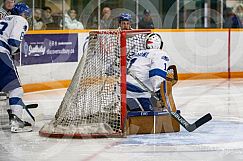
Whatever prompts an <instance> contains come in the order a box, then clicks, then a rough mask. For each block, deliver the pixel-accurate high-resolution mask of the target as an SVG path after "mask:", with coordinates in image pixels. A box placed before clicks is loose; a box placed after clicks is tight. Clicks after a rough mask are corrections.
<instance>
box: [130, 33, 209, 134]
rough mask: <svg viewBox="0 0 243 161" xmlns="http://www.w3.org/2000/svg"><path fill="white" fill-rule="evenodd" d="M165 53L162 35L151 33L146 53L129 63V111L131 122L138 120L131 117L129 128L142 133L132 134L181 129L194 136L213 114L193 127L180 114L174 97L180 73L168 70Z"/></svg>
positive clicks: (198, 121) (138, 53) (138, 55)
mask: <svg viewBox="0 0 243 161" xmlns="http://www.w3.org/2000/svg"><path fill="white" fill-rule="evenodd" d="M162 49H163V41H162V39H161V37H160V35H159V34H156V33H151V34H149V35H147V37H146V39H145V50H141V51H139V52H137V53H135V54H134V55H132V57H131V59H130V63H129V66H128V72H127V73H128V75H127V109H128V111H129V112H128V118H129V116H135V117H134V118H135V119H134V118H132V117H130V118H129V119H128V125H127V126H128V127H132V126H131V125H136V126H138V127H139V128H140V129H137V131H136V130H135V131H134V128H128V133H129V134H135V133H136V134H137V133H151V129H152V131H153V132H154V133H161V132H178V131H179V130H180V126H179V125H182V126H183V127H184V128H185V129H186V130H187V131H189V132H192V131H194V130H195V129H197V128H198V127H199V126H201V125H203V124H204V123H206V122H208V121H209V120H211V119H212V117H211V114H207V115H205V116H203V117H202V118H200V119H199V120H197V121H196V122H195V123H193V124H190V123H188V122H187V121H186V120H185V119H184V118H183V117H182V116H181V115H180V112H179V111H177V109H176V106H175V103H174V99H173V97H172V86H173V85H174V84H176V83H177V81H178V77H177V70H176V66H175V65H171V66H169V64H170V58H169V56H168V55H167V53H166V52H164V51H163V50H162ZM134 111H136V112H134ZM143 111H145V112H143ZM136 116H137V117H136ZM139 116H143V118H141V117H140V118H139ZM151 120H152V121H151ZM131 122H132V123H131ZM141 122H142V123H141ZM148 127H150V128H148ZM139 130H140V131H139Z"/></svg>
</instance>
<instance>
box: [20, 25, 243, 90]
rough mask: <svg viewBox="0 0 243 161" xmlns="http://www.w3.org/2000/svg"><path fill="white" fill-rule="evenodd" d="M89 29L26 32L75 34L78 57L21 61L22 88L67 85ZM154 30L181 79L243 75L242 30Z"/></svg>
mask: <svg viewBox="0 0 243 161" xmlns="http://www.w3.org/2000/svg"><path fill="white" fill-rule="evenodd" d="M88 32H89V31H88V30H72V31H51V32H50V31H31V32H29V33H28V34H29V35H36V34H38V35H41V34H44V36H45V35H46V34H50V33H51V34H56V35H55V36H57V35H58V34H77V35H78V41H77V42H78V45H77V46H78V47H77V48H78V49H77V51H78V59H77V60H75V61H74V62H57V63H55V61H54V63H53V62H52V63H43V64H42V63H39V64H31V65H22V64H21V63H20V66H18V71H19V75H20V79H21V81H22V84H23V85H24V87H25V90H26V91H34V90H41V89H49V88H50V89H51V88H61V87H66V86H67V85H68V84H69V82H70V80H71V78H72V76H73V74H74V71H75V69H76V67H77V64H78V61H79V60H80V58H81V56H82V54H83V45H84V43H85V39H86V38H87V36H88ZM154 32H158V33H159V34H161V36H162V38H163V41H164V50H165V51H166V52H167V53H168V54H169V56H170V57H171V62H172V64H176V65H177V67H178V73H179V79H180V80H183V79H202V78H207V79H211V78H230V77H231V78H238V77H243V63H242V62H243V54H242V52H243V47H242V45H241V44H243V30H239V29H235V30H233V29H231V30H230V29H185V30H182V29H178V30H171V29H169V30H164V29H155V30H154ZM20 61H21V58H20ZM44 82H45V83H44ZM46 82H49V83H46ZM43 84H45V87H44V86H43ZM57 84H59V85H57ZM42 86H43V87H42ZM37 88H38V89H37Z"/></svg>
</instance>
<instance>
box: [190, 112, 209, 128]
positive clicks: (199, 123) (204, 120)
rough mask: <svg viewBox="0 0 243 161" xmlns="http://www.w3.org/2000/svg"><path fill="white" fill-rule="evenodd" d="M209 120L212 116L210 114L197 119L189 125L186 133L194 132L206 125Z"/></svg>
mask: <svg viewBox="0 0 243 161" xmlns="http://www.w3.org/2000/svg"><path fill="white" fill-rule="evenodd" d="M210 120H212V115H211V114H210V113H208V114H206V115H205V116H203V117H201V118H200V119H198V120H197V121H196V122H195V123H194V124H192V125H190V126H189V127H188V128H187V131H189V132H192V131H194V130H196V129H197V128H198V127H200V126H202V125H203V124H205V123H207V122H208V121H210Z"/></svg>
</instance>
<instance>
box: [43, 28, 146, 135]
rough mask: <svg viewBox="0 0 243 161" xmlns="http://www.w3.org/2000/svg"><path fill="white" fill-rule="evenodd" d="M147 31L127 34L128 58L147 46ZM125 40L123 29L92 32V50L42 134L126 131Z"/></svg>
mask: <svg viewBox="0 0 243 161" xmlns="http://www.w3.org/2000/svg"><path fill="white" fill-rule="evenodd" d="M147 33H148V31H147V32H146V33H145V32H134V33H133V32H129V33H127V36H126V51H127V53H126V54H127V59H129V57H130V55H132V54H133V53H135V52H137V51H139V50H141V49H144V40H145V36H146V34H147ZM122 41H123V40H121V32H120V31H95V32H90V35H89V42H88V49H87V50H86V52H85V53H84V55H83V57H82V59H81V61H80V63H79V65H78V67H77V69H76V72H75V74H74V77H73V79H72V82H71V84H70V86H69V88H68V89H67V92H66V94H65V96H64V99H63V101H62V103H61V105H60V107H59V109H58V111H57V113H56V115H55V119H54V120H52V121H51V122H50V123H48V124H45V125H44V126H43V127H42V129H41V130H40V135H43V136H50V137H51V136H54V137H55V136H56V137H59V136H60V137H61V136H73V137H75V136H76V137H78V136H80V137H83V136H89V135H93V136H97V137H99V136H112V135H114V136H116V135H121V134H122V132H123V129H122V126H121V118H122V117H121V91H120V89H121V75H122V74H123V73H121V70H120V67H121V65H120V64H121V60H120V59H121V50H120V46H121V45H120V43H121V42H122ZM123 108H124V107H123ZM125 108H126V107H125Z"/></svg>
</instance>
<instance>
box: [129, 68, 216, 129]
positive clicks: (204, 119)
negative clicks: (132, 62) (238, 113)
mask: <svg viewBox="0 0 243 161" xmlns="http://www.w3.org/2000/svg"><path fill="white" fill-rule="evenodd" d="M128 74H129V75H130V76H132V77H133V78H134V79H135V80H136V81H137V82H138V83H139V84H140V85H141V86H142V87H143V88H144V89H146V90H147V91H148V92H149V93H150V94H151V95H152V96H153V97H154V98H155V99H156V100H160V99H159V97H158V96H157V95H156V93H155V92H154V91H152V90H150V89H149V88H148V87H147V86H146V85H145V84H144V83H143V82H142V81H141V80H140V79H138V78H137V77H136V76H135V75H134V74H133V73H131V72H129V71H128ZM165 98H166V103H167V105H168V106H169V107H168V108H167V109H168V112H169V114H170V115H171V116H172V117H173V118H174V119H175V120H176V121H177V122H179V123H180V124H181V125H182V126H183V127H184V128H185V129H186V130H187V131H189V132H192V131H194V130H196V129H197V128H198V127H200V126H201V125H203V124H205V123H207V122H208V121H210V120H211V119H212V116H211V114H210V113H208V114H206V115H204V116H203V117H201V118H200V119H198V120H197V121H196V122H194V123H193V124H190V123H189V122H188V121H186V119H184V118H183V117H182V116H181V115H180V114H179V113H177V112H173V111H171V107H170V102H169V100H168V97H167V96H165Z"/></svg>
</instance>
